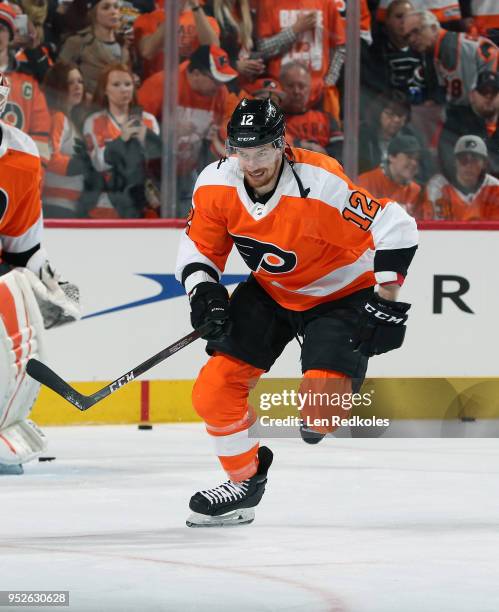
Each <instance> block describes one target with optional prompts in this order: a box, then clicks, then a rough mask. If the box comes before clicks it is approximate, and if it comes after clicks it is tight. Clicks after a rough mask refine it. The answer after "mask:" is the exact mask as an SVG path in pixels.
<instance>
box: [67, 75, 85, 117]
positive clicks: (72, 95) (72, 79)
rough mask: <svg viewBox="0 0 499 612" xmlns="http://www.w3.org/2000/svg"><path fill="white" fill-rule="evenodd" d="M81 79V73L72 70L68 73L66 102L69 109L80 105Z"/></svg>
mask: <svg viewBox="0 0 499 612" xmlns="http://www.w3.org/2000/svg"><path fill="white" fill-rule="evenodd" d="M83 91H84V90H83V77H82V76H81V72H80V71H79V70H78V69H77V68H74V69H73V70H70V71H69V73H68V102H69V105H70V107H71V108H72V107H73V106H76V105H77V104H80V102H81V101H82V99H83Z"/></svg>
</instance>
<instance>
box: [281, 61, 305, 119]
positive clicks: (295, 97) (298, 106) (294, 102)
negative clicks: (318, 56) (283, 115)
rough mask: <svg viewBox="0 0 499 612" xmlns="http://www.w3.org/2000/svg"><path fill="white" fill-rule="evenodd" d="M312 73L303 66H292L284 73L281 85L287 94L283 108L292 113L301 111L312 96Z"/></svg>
mask: <svg viewBox="0 0 499 612" xmlns="http://www.w3.org/2000/svg"><path fill="white" fill-rule="evenodd" d="M310 83H311V80H310V74H309V73H308V72H307V71H306V70H303V68H292V69H290V70H289V72H287V73H285V74H283V76H282V80H281V85H282V88H283V90H284V93H285V94H286V97H285V98H284V101H283V103H282V106H283V108H284V109H285V110H286V111H288V112H290V113H301V112H303V111H304V110H305V109H306V108H307V103H308V99H309V98H310Z"/></svg>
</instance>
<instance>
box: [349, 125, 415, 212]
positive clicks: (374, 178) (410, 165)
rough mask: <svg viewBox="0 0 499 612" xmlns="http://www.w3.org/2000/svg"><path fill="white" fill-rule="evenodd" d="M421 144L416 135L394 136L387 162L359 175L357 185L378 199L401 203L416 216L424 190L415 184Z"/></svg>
mask: <svg viewBox="0 0 499 612" xmlns="http://www.w3.org/2000/svg"><path fill="white" fill-rule="evenodd" d="M420 158H421V143H420V142H419V141H418V139H417V138H414V136H409V135H407V136H403V135H400V136H395V138H394V139H393V140H392V141H391V142H390V144H389V145H388V159H387V162H386V163H385V164H383V165H381V166H378V167H377V168H375V169H374V170H370V171H369V172H364V174H361V175H360V176H359V180H358V183H359V185H360V186H361V187H364V188H365V189H367V190H368V191H369V192H370V193H371V194H372V195H373V196H374V197H375V198H388V199H390V200H394V201H395V202H398V203H399V204H400V205H401V206H402V207H403V208H405V210H406V211H407V212H408V213H409V214H410V215H412V216H413V217H416V218H420V217H423V216H424V215H423V213H422V212H421V211H420V210H419V204H420V201H421V197H420V196H421V187H420V186H419V185H418V184H417V183H416V182H415V181H414V177H415V176H416V174H417V173H418V170H419V161H420Z"/></svg>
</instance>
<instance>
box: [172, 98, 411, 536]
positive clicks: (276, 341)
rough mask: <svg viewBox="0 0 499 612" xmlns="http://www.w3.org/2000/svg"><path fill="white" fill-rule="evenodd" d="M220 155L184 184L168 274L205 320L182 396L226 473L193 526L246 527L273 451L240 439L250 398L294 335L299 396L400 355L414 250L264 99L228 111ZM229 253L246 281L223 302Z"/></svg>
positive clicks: (396, 213)
mask: <svg viewBox="0 0 499 612" xmlns="http://www.w3.org/2000/svg"><path fill="white" fill-rule="evenodd" d="M227 149H228V159H225V160H222V161H221V162H219V163H214V164H211V165H209V166H208V167H206V168H205V169H204V170H203V171H202V173H201V174H200V176H199V178H198V180H197V182H196V185H195V189H194V195H193V208H192V211H191V214H190V216H189V220H188V227H187V229H186V232H185V234H184V235H183V236H182V240H181V244H180V248H179V254H178V260H177V270H176V275H177V279H178V280H180V281H181V282H182V283H183V285H184V287H185V290H186V292H187V294H188V296H189V300H190V306H191V322H192V324H193V326H194V328H199V327H200V326H201V325H204V324H205V323H207V322H211V323H212V324H213V325H212V327H211V330H210V331H209V332H208V333H207V334H206V335H205V336H204V338H206V339H207V340H208V345H207V351H208V353H209V354H210V355H211V358H210V359H209V361H208V362H207V364H206V365H205V366H204V367H203V369H202V370H201V372H200V374H199V376H198V379H197V381H196V384H195V386H194V389H193V395H192V398H193V404H194V408H195V409H196V411H197V412H198V414H199V415H200V416H201V417H202V418H203V419H204V421H205V423H206V429H207V432H208V434H209V435H210V437H211V438H212V440H213V441H214V443H215V448H216V452H217V455H218V457H219V459H220V462H221V464H222V467H223V468H224V469H225V471H226V472H227V474H228V476H229V480H228V481H227V482H226V483H224V484H222V485H220V486H218V487H215V488H213V489H209V490H205V491H200V492H198V493H196V494H195V495H194V496H193V497H192V498H191V501H190V504H189V505H190V509H191V510H192V511H193V514H192V515H191V516H190V517H189V519H188V521H187V525H188V526H193V527H198V526H212V525H226V524H242V523H250V522H251V521H252V520H253V517H254V507H255V506H256V505H257V504H258V503H259V501H260V499H261V497H262V495H263V493H264V489H265V484H266V479H267V471H268V469H269V467H270V464H271V462H272V452H271V451H270V449H268V448H266V447H261V448H259V444H258V440H256V439H254V438H251V437H250V436H249V434H248V430H249V428H250V426H251V425H252V424H253V423H254V422H255V415H254V413H253V412H252V410H251V408H250V407H249V406H248V394H249V390H250V388H251V387H252V386H254V385H255V383H256V381H257V380H258V378H259V377H260V376H261V375H262V374H263V373H264V372H266V371H268V370H269V369H270V368H271V367H272V364H273V363H274V361H275V360H276V359H277V357H278V356H279V355H280V354H281V353H282V351H283V350H284V347H285V346H286V344H288V342H290V341H291V340H292V339H293V338H294V337H295V335H297V334H299V335H301V336H302V337H303V345H302V349H301V364H302V370H303V372H304V379H303V382H302V389H303V390H305V391H306V390H307V389H310V390H320V389H322V388H324V386H325V385H327V384H330V383H331V384H336V388H337V389H342V390H343V391H344V392H345V393H347V392H349V391H350V392H351V391H352V388H353V389H354V390H355V389H356V388H358V387H359V386H360V383H361V382H362V380H363V378H364V375H365V372H366V368H367V361H368V357H369V356H371V355H375V354H379V353H385V352H387V351H390V350H392V349H396V348H398V347H400V346H401V344H402V342H403V338H404V333H405V322H406V320H407V314H406V313H407V310H408V309H409V307H410V305H409V304H406V303H402V302H398V301H396V299H397V293H398V289H399V286H400V285H401V284H402V282H403V280H404V277H405V276H406V274H407V268H408V266H409V264H410V262H411V260H412V257H413V256H414V253H415V251H416V248H417V230H416V223H415V221H414V220H413V219H412V218H411V217H410V216H409V215H408V214H407V213H406V212H405V211H404V210H403V209H402V208H401V207H400V206H399V205H398V204H396V203H394V202H390V201H388V200H382V199H380V200H374V199H373V198H372V197H371V195H370V194H369V193H368V192H367V191H365V190H363V189H361V188H359V187H357V186H356V185H354V184H352V183H351V181H350V180H349V179H348V177H347V176H345V174H344V173H343V170H342V168H341V166H340V165H339V164H338V162H337V161H336V160H334V159H333V158H331V157H328V156H326V155H323V154H321V153H316V152H311V151H305V150H303V149H294V148H290V147H289V146H288V145H287V144H286V143H285V139H284V117H283V114H282V111H281V110H280V109H279V108H278V107H276V106H275V105H274V104H273V103H272V101H271V100H246V99H244V100H242V102H240V104H239V105H238V106H237V108H236V110H235V111H234V113H233V115H232V117H231V120H230V122H229V125H228V141H227ZM222 162H223V163H222ZM234 245H236V248H237V249H238V251H239V253H240V255H241V256H242V258H243V259H244V261H245V263H246V264H247V266H248V267H249V268H250V270H251V274H250V276H249V277H248V279H247V280H246V281H245V282H243V283H241V284H240V285H239V286H238V287H237V289H236V290H235V292H234V293H233V294H232V296H231V298H230V300H229V295H228V293H227V290H226V289H225V287H224V286H223V285H222V284H221V283H220V277H221V274H222V272H223V270H224V266H225V263H226V260H227V257H228V255H229V253H230V251H231V250H232V247H233V246H234ZM376 284H379V285H380V287H379V289H378V292H374V291H373V287H374V285H376ZM333 429H334V428H333V427H325V428H315V427H312V428H311V429H310V430H308V429H306V428H303V429H302V436H303V437H304V439H305V441H310V442H316V441H318V440H320V439H321V438H323V437H324V434H325V433H326V432H327V431H332V430H333Z"/></svg>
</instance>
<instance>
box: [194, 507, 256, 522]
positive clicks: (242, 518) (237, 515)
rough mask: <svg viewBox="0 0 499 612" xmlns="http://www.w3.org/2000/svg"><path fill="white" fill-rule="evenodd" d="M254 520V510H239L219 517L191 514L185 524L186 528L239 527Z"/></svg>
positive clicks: (197, 513)
mask: <svg viewBox="0 0 499 612" xmlns="http://www.w3.org/2000/svg"><path fill="white" fill-rule="evenodd" d="M254 520H255V510H254V508H241V509H240V510H233V511H232V512H227V513H226V514H221V515H220V516H209V515H208V514H200V513H199V512H193V513H192V514H191V515H190V516H189V518H188V519H187V520H186V521H185V524H186V525H187V527H238V526H239V525H249V524H250V523H252V522H253V521H254Z"/></svg>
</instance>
